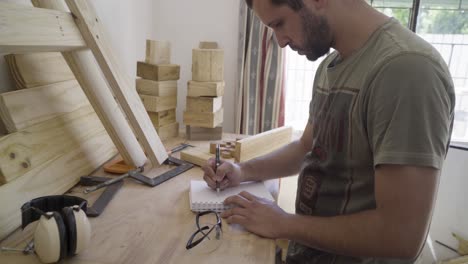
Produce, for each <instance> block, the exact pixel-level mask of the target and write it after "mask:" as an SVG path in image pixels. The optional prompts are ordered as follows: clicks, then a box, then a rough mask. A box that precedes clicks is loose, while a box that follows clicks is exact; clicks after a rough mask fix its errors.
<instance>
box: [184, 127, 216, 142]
mask: <svg viewBox="0 0 468 264" xmlns="http://www.w3.org/2000/svg"><path fill="white" fill-rule="evenodd" d="M185 133H186V136H187V139H188V140H220V139H221V138H222V137H223V127H222V126H217V127H215V128H207V127H195V126H186V128H185Z"/></svg>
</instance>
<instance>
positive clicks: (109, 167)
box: [103, 143, 194, 174]
mask: <svg viewBox="0 0 468 264" xmlns="http://www.w3.org/2000/svg"><path fill="white" fill-rule="evenodd" d="M188 147H194V146H192V145H190V144H187V143H180V144H179V145H177V146H176V147H174V148H172V149H171V150H169V151H168V152H167V154H168V155H172V154H174V153H176V152H179V151H181V150H184V149H186V148H188ZM103 168H104V171H105V172H108V173H114V174H124V173H127V172H129V171H131V170H135V169H136V168H135V167H133V166H130V165H127V164H126V163H125V161H124V160H123V159H122V158H118V159H115V160H112V161H110V162H108V163H106V164H105V165H104V166H103Z"/></svg>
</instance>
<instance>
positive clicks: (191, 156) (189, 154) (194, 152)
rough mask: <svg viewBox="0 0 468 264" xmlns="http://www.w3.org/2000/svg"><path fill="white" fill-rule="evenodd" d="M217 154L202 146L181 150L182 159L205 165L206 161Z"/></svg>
mask: <svg viewBox="0 0 468 264" xmlns="http://www.w3.org/2000/svg"><path fill="white" fill-rule="evenodd" d="M214 156H215V155H213V154H211V153H210V152H208V151H207V150H205V149H204V148H201V147H196V148H187V149H184V150H182V151H181V152H180V159H181V160H185V161H188V162H190V163H192V164H195V165H198V166H200V167H201V166H203V165H205V164H206V162H207V161H208V160H209V159H210V158H213V157H214Z"/></svg>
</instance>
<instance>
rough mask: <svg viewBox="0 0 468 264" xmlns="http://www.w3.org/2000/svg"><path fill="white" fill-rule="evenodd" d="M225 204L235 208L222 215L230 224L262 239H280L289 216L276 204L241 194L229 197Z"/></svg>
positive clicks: (247, 194) (249, 194)
mask: <svg viewBox="0 0 468 264" xmlns="http://www.w3.org/2000/svg"><path fill="white" fill-rule="evenodd" d="M224 203H225V204H227V205H234V206H235V207H234V208H232V209H229V210H226V211H224V212H223V213H222V214H221V217H223V218H226V220H227V222H228V223H229V224H231V223H233V224H239V225H241V226H243V227H244V228H245V229H247V230H248V231H250V232H252V233H255V234H257V235H259V236H262V237H266V238H280V236H281V230H282V228H281V226H282V223H284V222H285V221H283V220H285V219H286V218H287V217H288V214H287V213H286V212H285V211H283V209H281V208H280V207H278V206H277V205H276V204H275V203H274V202H272V201H270V200H267V199H263V198H260V197H257V196H255V195H253V194H251V193H249V192H241V193H239V194H238V195H234V196H231V197H228V198H227V199H226V200H225V201H224Z"/></svg>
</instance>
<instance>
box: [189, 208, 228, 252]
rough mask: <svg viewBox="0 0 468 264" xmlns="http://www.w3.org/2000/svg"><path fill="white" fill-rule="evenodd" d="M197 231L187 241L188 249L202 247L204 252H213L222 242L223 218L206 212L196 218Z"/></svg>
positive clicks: (213, 212) (214, 213)
mask: <svg viewBox="0 0 468 264" xmlns="http://www.w3.org/2000/svg"><path fill="white" fill-rule="evenodd" d="M196 227H197V230H196V231H195V232H194V233H193V234H192V235H191V236H190V238H189V240H188V241H187V245H186V246H185V248H186V249H192V248H194V247H195V246H197V245H199V246H198V247H197V248H199V247H202V248H203V249H204V250H206V251H208V252H211V251H214V250H216V249H217V248H218V247H219V245H220V244H221V241H222V235H223V231H222V224H221V217H219V215H218V213H216V212H215V211H205V212H200V213H198V214H197V217H196Z"/></svg>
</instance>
